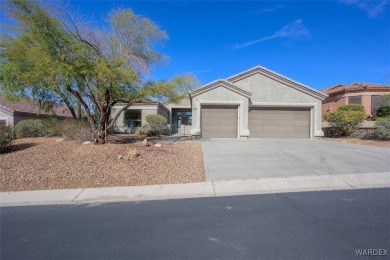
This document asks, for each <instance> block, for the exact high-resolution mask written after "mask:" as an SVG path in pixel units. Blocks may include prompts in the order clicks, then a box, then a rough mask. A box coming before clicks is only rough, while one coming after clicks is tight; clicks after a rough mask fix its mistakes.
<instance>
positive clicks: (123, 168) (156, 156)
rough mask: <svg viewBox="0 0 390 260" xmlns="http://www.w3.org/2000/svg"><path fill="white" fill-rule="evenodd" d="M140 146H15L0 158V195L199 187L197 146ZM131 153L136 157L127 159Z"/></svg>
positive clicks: (123, 140) (117, 141) (42, 141)
mask: <svg viewBox="0 0 390 260" xmlns="http://www.w3.org/2000/svg"><path fill="white" fill-rule="evenodd" d="M142 140H143V139H140V138H138V139H137V138H134V137H132V136H125V137H120V136H113V137H112V138H111V140H110V143H108V144H106V145H93V144H84V145H83V144H79V143H77V142H75V141H62V140H59V139H58V138H25V139H20V140H17V141H16V143H15V144H14V145H13V147H12V149H10V150H9V151H6V152H5V153H1V154H0V191H18V190H44V189H65V188H86V187H110V186H136V185H152V184H168V183H191V182H202V181H205V173H204V165H203V155H202V147H201V144H200V143H199V142H196V141H195V142H194V141H192V142H191V141H186V142H182V141H175V142H172V141H163V140H161V139H159V140H152V141H150V142H149V144H151V145H150V146H145V145H143V143H142ZM156 143H158V144H161V147H156V146H154V144H156ZM131 151H133V153H134V151H136V153H137V154H138V155H136V156H128V155H129V154H131ZM129 152H130V153H129ZM119 155H123V159H118V158H119Z"/></svg>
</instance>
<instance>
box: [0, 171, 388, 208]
mask: <svg viewBox="0 0 390 260" xmlns="http://www.w3.org/2000/svg"><path fill="white" fill-rule="evenodd" d="M383 187H390V172H376V173H364V174H342V175H320V176H293V177H286V178H264V179H254V180H235V181H213V182H200V183H188V184H166V185H151V186H133V187H108V188H85V189H81V188H80V189H68V190H65V189H64V190H42V191H18V192H1V193H0V207H5V206H27V205H57V204H84V203H106V202H118V201H146V200H165V199H180V198H198V197H222V196H232V195H251V194H269V193H286V192H300V191H322V190H350V189H364V188H383Z"/></svg>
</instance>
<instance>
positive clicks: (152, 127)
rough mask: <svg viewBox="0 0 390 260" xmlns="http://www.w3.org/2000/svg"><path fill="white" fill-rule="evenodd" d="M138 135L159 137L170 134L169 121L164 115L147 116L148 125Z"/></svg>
mask: <svg viewBox="0 0 390 260" xmlns="http://www.w3.org/2000/svg"><path fill="white" fill-rule="evenodd" d="M138 134H141V135H144V134H145V135H148V136H158V135H163V134H169V128H168V125H167V119H166V118H165V117H164V116H162V115H157V114H152V115H147V116H146V124H145V125H144V126H142V128H141V129H139V130H138Z"/></svg>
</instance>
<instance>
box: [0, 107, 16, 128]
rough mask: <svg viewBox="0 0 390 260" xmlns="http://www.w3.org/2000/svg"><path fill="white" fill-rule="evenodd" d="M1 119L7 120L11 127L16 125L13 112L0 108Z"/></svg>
mask: <svg viewBox="0 0 390 260" xmlns="http://www.w3.org/2000/svg"><path fill="white" fill-rule="evenodd" d="M0 118H7V121H8V124H9V125H14V116H13V112H11V111H8V110H3V109H1V108H0Z"/></svg>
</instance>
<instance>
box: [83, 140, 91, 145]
mask: <svg viewBox="0 0 390 260" xmlns="http://www.w3.org/2000/svg"><path fill="white" fill-rule="evenodd" d="M90 143H91V142H90V141H85V142H84V143H83V144H90Z"/></svg>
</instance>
